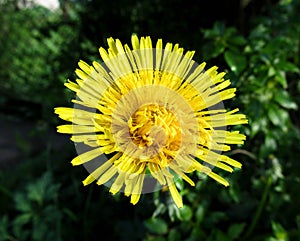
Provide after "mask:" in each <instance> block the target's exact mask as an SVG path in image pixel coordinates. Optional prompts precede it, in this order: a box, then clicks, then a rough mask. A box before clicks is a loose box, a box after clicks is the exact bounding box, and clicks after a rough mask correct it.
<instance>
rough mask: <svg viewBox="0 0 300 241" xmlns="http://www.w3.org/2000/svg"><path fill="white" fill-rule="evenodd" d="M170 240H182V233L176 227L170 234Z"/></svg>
mask: <svg viewBox="0 0 300 241" xmlns="http://www.w3.org/2000/svg"><path fill="white" fill-rule="evenodd" d="M168 241H181V234H180V233H179V232H178V231H177V230H176V229H171V230H170V232H169V234H168Z"/></svg>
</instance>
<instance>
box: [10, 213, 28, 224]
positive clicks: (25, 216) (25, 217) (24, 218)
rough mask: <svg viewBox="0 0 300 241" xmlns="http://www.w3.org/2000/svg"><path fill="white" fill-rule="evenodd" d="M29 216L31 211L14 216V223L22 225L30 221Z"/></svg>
mask: <svg viewBox="0 0 300 241" xmlns="http://www.w3.org/2000/svg"><path fill="white" fill-rule="evenodd" d="M31 217H32V215H31V213H25V214H21V215H19V216H17V217H16V218H15V220H14V225H18V226H23V225H25V224H27V223H29V222H30V220H31Z"/></svg>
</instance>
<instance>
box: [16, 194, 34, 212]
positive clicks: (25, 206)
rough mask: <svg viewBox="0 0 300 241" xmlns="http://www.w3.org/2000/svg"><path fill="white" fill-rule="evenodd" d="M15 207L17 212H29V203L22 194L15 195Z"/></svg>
mask: <svg viewBox="0 0 300 241" xmlns="http://www.w3.org/2000/svg"><path fill="white" fill-rule="evenodd" d="M14 201H15V207H16V209H17V210H18V211H21V212H29V211H31V205H30V201H29V200H28V199H27V198H25V196H24V195H23V194H22V193H16V194H15V197H14Z"/></svg>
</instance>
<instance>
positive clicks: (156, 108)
mask: <svg viewBox="0 0 300 241" xmlns="http://www.w3.org/2000/svg"><path fill="white" fill-rule="evenodd" d="M128 127H129V134H130V137H131V139H132V142H133V143H134V144H135V145H136V146H138V147H139V148H141V149H143V148H151V149H152V148H154V150H156V151H158V150H160V149H163V150H167V151H177V150H179V148H180V145H181V128H180V124H179V122H178V120H177V118H176V116H175V115H174V114H173V113H172V112H170V111H169V110H168V109H166V108H165V107H163V106H160V105H158V104H147V105H144V106H142V107H140V108H139V109H138V110H137V111H136V112H135V113H133V115H132V116H131V118H130V119H129V121H128Z"/></svg>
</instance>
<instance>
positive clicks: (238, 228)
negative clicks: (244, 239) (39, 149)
mask: <svg viewBox="0 0 300 241" xmlns="http://www.w3.org/2000/svg"><path fill="white" fill-rule="evenodd" d="M245 226H246V224H245V223H235V224H232V225H231V226H230V227H229V229H228V236H229V237H230V238H232V240H234V239H237V238H239V237H240V235H241V233H242V232H243V230H244V228H245Z"/></svg>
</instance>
